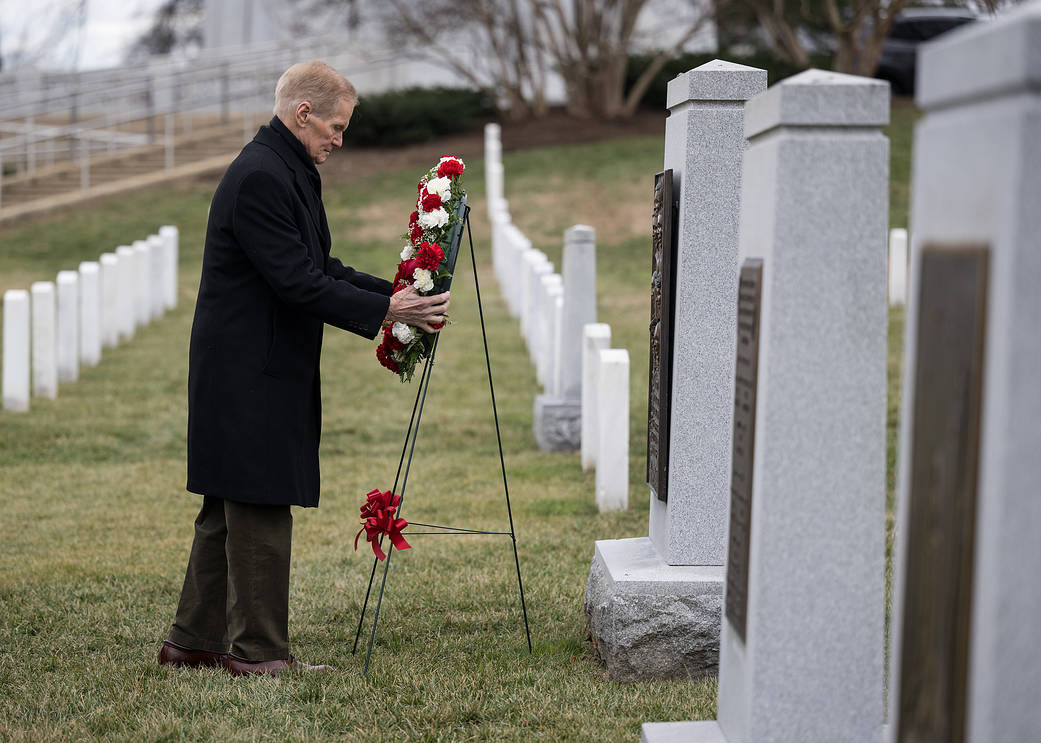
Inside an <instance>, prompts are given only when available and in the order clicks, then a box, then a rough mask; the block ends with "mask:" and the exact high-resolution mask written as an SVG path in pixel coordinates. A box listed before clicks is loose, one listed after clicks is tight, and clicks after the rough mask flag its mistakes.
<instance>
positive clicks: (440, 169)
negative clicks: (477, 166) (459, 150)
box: [437, 157, 466, 178]
mask: <svg viewBox="0 0 1041 743" xmlns="http://www.w3.org/2000/svg"><path fill="white" fill-rule="evenodd" d="M464 167H466V166H464V165H463V161H462V160H460V159H458V158H455V157H450V158H448V159H447V160H443V161H442V162H441V164H440V165H438V166H437V175H438V177H439V178H444V177H445V176H448V177H449V178H458V177H459V176H461V175H462V174H463V168H464Z"/></svg>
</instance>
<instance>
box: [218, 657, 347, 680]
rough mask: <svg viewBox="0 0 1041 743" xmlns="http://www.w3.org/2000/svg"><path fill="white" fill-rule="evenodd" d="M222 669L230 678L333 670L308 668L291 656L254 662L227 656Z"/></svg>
mask: <svg viewBox="0 0 1041 743" xmlns="http://www.w3.org/2000/svg"><path fill="white" fill-rule="evenodd" d="M224 667H225V668H226V669H227V670H228V673H230V674H231V675H232V676H261V675H267V676H277V675H278V674H280V673H282V672H283V671H303V672H314V673H322V672H325V671H331V670H333V667H332V666H310V665H308V664H307V663H303V662H301V661H298V660H297V659H296V658H294V657H293V656H292V655H290V656H289V658H288V659H287V660H261V661H256V662H254V661H249V660H243V659H242V658H238V657H236V656H234V655H228V659H227V661H226V662H225V664H224Z"/></svg>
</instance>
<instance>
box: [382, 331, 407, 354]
mask: <svg viewBox="0 0 1041 743" xmlns="http://www.w3.org/2000/svg"><path fill="white" fill-rule="evenodd" d="M382 345H384V346H386V347H387V351H388V352H389V351H400V350H401V349H403V348H404V347H405V344H404V343H402V342H401V341H399V340H398V339H397V338H396V337H395V336H394V326H393V325H388V326H386V327H385V328H383V344H382Z"/></svg>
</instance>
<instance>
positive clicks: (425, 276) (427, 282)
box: [395, 268, 434, 343]
mask: <svg viewBox="0 0 1041 743" xmlns="http://www.w3.org/2000/svg"><path fill="white" fill-rule="evenodd" d="M412 278H413V280H414V281H415V287H416V289H418V290H419V291H421V292H428V291H430V290H431V289H433V288H434V277H433V275H432V274H431V273H430V271H429V270H427V269H425V268H417V269H416V270H415V271H413V272H412ZM395 335H397V334H396V333H395ZM398 340H401V339H400V338H399V339H398ZM402 343H404V341H402Z"/></svg>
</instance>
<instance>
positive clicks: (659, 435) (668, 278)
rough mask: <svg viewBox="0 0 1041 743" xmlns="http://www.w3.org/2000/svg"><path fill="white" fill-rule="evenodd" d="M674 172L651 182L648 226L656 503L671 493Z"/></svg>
mask: <svg viewBox="0 0 1041 743" xmlns="http://www.w3.org/2000/svg"><path fill="white" fill-rule="evenodd" d="M678 214H679V204H678V203H677V202H675V201H673V198H672V171H671V170H665V171H662V172H661V173H657V174H656V175H655V176H654V212H653V213H652V221H651V324H650V335H651V353H650V380H649V384H648V392H647V484H648V485H650V487H651V491H652V492H653V493H654V495H655V496H657V498H658V500H661V501H667V500H668V498H669V496H668V487H669V410H670V408H671V400H672V318H673V312H674V289H675V286H676V284H675V278H674V275H673V271H674V267H675V265H676V243H675V240H676V235H677V225H676V218H677V216H678Z"/></svg>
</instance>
